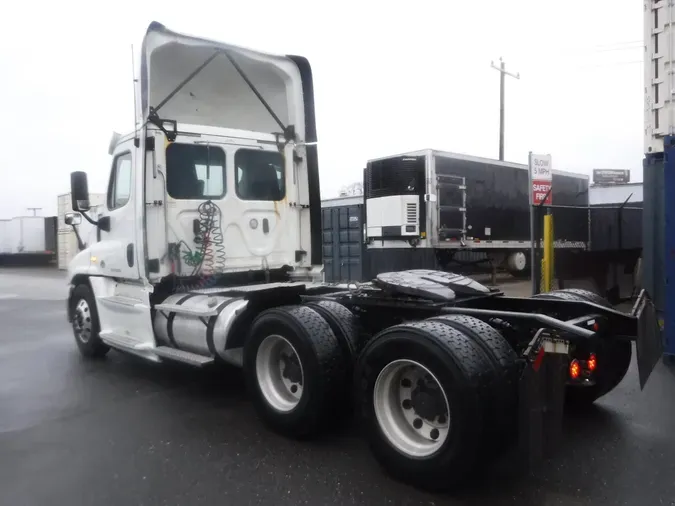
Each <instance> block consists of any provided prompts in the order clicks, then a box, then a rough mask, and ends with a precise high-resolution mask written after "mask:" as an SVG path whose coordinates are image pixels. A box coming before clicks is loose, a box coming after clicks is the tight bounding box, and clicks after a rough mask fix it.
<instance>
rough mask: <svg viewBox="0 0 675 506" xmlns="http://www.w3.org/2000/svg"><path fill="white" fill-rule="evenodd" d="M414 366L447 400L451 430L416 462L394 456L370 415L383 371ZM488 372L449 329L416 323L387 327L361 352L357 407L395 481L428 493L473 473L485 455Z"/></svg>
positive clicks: (471, 346) (475, 350)
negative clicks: (405, 362) (408, 363)
mask: <svg viewBox="0 0 675 506" xmlns="http://www.w3.org/2000/svg"><path fill="white" fill-rule="evenodd" d="M401 359H407V360H411V361H415V362H417V363H418V364H421V365H422V366H424V367H425V368H427V369H428V370H429V371H430V372H431V373H432V374H433V375H434V376H435V377H436V379H437V380H438V382H439V384H440V386H441V387H442V388H443V390H444V392H445V394H446V398H447V400H448V404H449V409H450V414H449V416H450V430H449V432H448V436H447V439H446V440H445V441H444V442H443V443H442V445H441V446H440V448H438V449H437V450H436V451H435V452H434V453H432V454H430V455H428V456H424V457H419V456H411V455H408V454H405V453H403V452H402V451H399V450H398V449H397V448H396V447H395V446H394V445H393V444H392V443H390V441H389V440H388V438H387V436H386V435H385V432H384V430H383V429H382V427H381V426H380V423H379V422H378V418H377V415H376V413H375V404H374V389H375V384H376V381H377V378H378V376H379V374H380V373H381V372H382V370H383V369H384V368H385V367H387V365H389V364H391V363H392V362H395V361H397V360H401ZM493 381H494V373H493V368H492V366H491V364H490V362H489V360H488V358H487V357H486V356H485V354H484V353H483V352H482V350H481V349H480V348H479V347H478V346H477V345H476V344H475V343H474V341H473V340H472V339H471V338H469V337H468V336H467V335H465V334H464V333H463V332H461V331H459V330H457V329H455V328H452V327H450V326H448V325H445V324H442V323H439V322H433V321H424V322H415V323H409V324H403V325H397V326H394V327H390V328H389V329H386V330H384V331H383V332H380V333H379V334H378V335H376V336H375V337H374V338H373V339H372V340H371V341H369V342H368V344H367V345H366V346H365V347H364V350H363V351H362V352H361V355H360V356H359V360H358V361H357V365H356V392H355V396H356V401H357V405H358V408H359V409H358V411H359V416H360V418H361V421H362V423H363V427H364V430H365V432H366V435H367V437H368V441H369V444H370V448H371V451H372V452H373V455H374V456H375V458H376V460H377V461H378V462H379V463H380V465H381V466H382V467H383V468H384V469H385V470H386V471H387V472H388V473H389V474H390V475H391V476H392V477H394V478H395V479H398V480H400V481H403V482H406V483H410V484H412V485H415V486H417V487H420V488H423V489H427V490H434V491H438V490H447V489H450V488H452V487H454V486H456V485H458V484H459V483H461V482H462V480H463V479H464V478H466V476H467V475H468V474H469V473H471V472H472V471H474V470H475V467H476V464H477V463H478V462H479V461H480V460H481V457H482V456H483V455H484V453H485V452H484V444H485V443H484V442H485V439H486V438H485V437H484V435H485V418H486V416H487V415H488V410H487V404H488V402H489V399H490V388H491V385H492V383H493Z"/></svg>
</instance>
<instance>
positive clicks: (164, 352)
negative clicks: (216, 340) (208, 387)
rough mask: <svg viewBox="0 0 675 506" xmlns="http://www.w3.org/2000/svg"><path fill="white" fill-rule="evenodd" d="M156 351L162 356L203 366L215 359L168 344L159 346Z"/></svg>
mask: <svg viewBox="0 0 675 506" xmlns="http://www.w3.org/2000/svg"><path fill="white" fill-rule="evenodd" d="M155 353H156V354H157V355H158V356H160V357H162V358H166V359H168V360H176V361H177V362H183V363H185V364H189V365H192V366H195V367H203V366H205V365H208V364H212V363H213V361H214V360H213V357H205V356H203V355H197V354H196V353H190V352H189V351H183V350H177V349H176V348H170V347H168V346H158V347H157V348H155Z"/></svg>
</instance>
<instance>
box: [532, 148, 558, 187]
mask: <svg viewBox="0 0 675 506" xmlns="http://www.w3.org/2000/svg"><path fill="white" fill-rule="evenodd" d="M531 156H532V158H531V159H530V170H531V171H532V181H551V179H553V172H552V170H553V164H552V163H551V155H535V154H532V155H531Z"/></svg>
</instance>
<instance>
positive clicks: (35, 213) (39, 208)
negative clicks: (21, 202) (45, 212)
mask: <svg viewBox="0 0 675 506" xmlns="http://www.w3.org/2000/svg"><path fill="white" fill-rule="evenodd" d="M26 209H27V210H28V211H33V216H37V212H38V211H41V210H42V208H41V207H27V208H26Z"/></svg>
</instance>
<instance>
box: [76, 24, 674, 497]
mask: <svg viewBox="0 0 675 506" xmlns="http://www.w3.org/2000/svg"><path fill="white" fill-rule="evenodd" d="M140 69H141V72H140V75H139V79H138V80H137V88H136V89H137V94H138V95H139V100H138V101H137V104H139V109H137V111H136V112H137V126H138V128H137V129H136V131H134V132H133V133H132V134H130V135H127V136H119V135H114V136H113V140H112V142H111V145H110V154H111V155H112V163H111V169H110V170H111V177H110V183H109V184H110V186H109V189H108V194H107V195H108V198H107V202H106V209H104V210H103V211H102V213H101V214H99V216H98V217H97V219H95V220H94V219H93V218H92V217H91V216H89V214H88V212H89V210H90V209H91V205H90V204H89V193H88V189H87V176H86V174H85V173H83V172H74V173H72V174H71V194H72V198H71V201H72V207H73V211H75V212H76V213H80V214H81V215H82V217H83V218H84V219H86V220H87V221H90V222H91V223H92V224H94V225H95V226H96V227H97V229H98V231H99V235H100V240H99V241H97V242H95V243H92V244H91V245H89V246H87V247H86V248H84V249H83V250H82V251H80V252H79V253H78V254H77V255H76V256H75V258H73V260H72V261H71V263H70V265H69V269H68V283H69V286H70V288H69V294H68V298H67V302H66V313H67V318H68V320H69V321H70V322H71V324H72V328H73V335H74V338H75V342H76V345H77V347H78V349H79V351H80V353H81V354H82V355H84V356H85V357H88V358H91V359H101V358H103V357H105V356H106V355H107V354H108V353H109V351H110V350H111V349H116V350H118V351H122V352H125V353H129V354H133V355H136V356H138V357H142V358H144V359H146V360H148V361H152V362H179V363H183V364H185V365H188V366H193V367H214V366H218V365H219V364H230V365H234V366H237V367H241V368H242V370H243V375H244V378H245V380H246V384H247V388H248V391H249V395H250V398H251V400H252V402H253V404H254V406H255V408H256V411H257V413H258V415H259V417H260V418H261V419H262V420H263V421H264V422H265V423H266V424H267V425H268V426H269V427H270V428H271V429H273V430H276V431H278V432H280V433H283V434H286V435H288V436H290V437H295V438H307V437H309V436H313V435H316V434H318V433H320V432H322V431H324V430H325V429H326V428H327V427H328V426H329V425H332V424H334V423H337V422H339V421H341V420H344V419H345V418H346V417H348V416H350V414H352V413H353V414H355V415H356V416H358V418H359V420H360V424H361V425H362V427H363V428H364V429H365V434H366V438H367V439H368V442H369V444H370V446H371V449H372V452H373V455H374V456H375V457H376V459H377V460H378V461H379V462H380V464H381V465H382V466H383V468H384V469H385V470H386V471H387V472H388V473H390V474H391V475H392V476H394V477H396V478H398V479H400V480H403V481H405V482H408V483H411V484H414V485H416V486H419V487H423V488H426V489H431V490H438V489H448V488H452V487H454V486H456V485H458V484H460V483H461V482H462V481H463V480H464V479H465V478H466V477H467V475H468V474H469V473H471V472H472V471H473V470H475V469H477V468H478V467H480V466H481V465H482V464H484V463H485V462H487V461H489V460H490V458H492V457H494V456H495V455H496V454H498V453H499V452H500V451H501V450H503V449H505V448H507V447H509V446H511V445H512V444H515V443H516V442H517V441H520V442H521V449H522V450H523V451H524V454H523V461H524V462H533V461H536V460H537V457H538V456H541V453H542V451H543V449H544V448H545V446H547V445H548V443H550V442H551V441H553V440H555V437H554V436H555V434H556V433H559V429H560V425H561V423H562V410H563V406H564V402H565V400H567V401H569V402H576V403H581V404H589V403H592V402H594V401H595V400H596V399H597V398H599V397H601V396H603V395H605V394H606V393H608V392H610V391H611V390H612V389H613V388H615V387H616V386H617V384H618V383H619V382H620V381H621V380H622V378H623V377H624V375H625V374H626V371H627V370H628V366H629V364H630V361H631V356H632V342H633V341H634V342H636V345H637V353H638V366H639V370H640V383H641V385H642V386H644V384H645V382H646V381H647V379H648V377H649V374H650V373H651V371H652V369H653V367H654V366H655V364H656V362H657V361H658V358H659V357H660V355H661V340H660V330H659V327H658V324H657V322H656V318H655V313H654V306H653V304H651V301H650V297H649V295H648V294H647V292H645V291H643V292H642V293H641V294H640V297H639V298H638V299H637V301H636V304H635V307H634V308H633V310H632V311H631V312H630V313H623V312H620V311H616V310H614V309H613V308H612V307H611V306H610V304H608V303H607V301H605V300H604V299H603V298H601V297H599V296H598V295H596V294H594V293H591V292H587V291H583V290H581V291H580V290H560V291H554V292H549V293H545V294H539V295H536V296H533V297H527V298H517V297H506V296H505V295H504V294H503V293H501V292H500V291H499V290H495V289H491V288H488V287H486V286H484V285H481V284H480V283H478V282H476V281H474V280H472V279H470V278H467V277H464V276H460V275H454V274H450V273H447V272H440V271H434V270H421V269H418V270H408V271H401V272H387V273H380V274H378V275H377V276H375V277H374V278H373V279H372V280H371V281H370V282H368V283H363V284H343V285H340V284H337V285H336V284H327V283H323V282H322V281H321V270H322V265H321V260H322V251H321V244H322V241H321V234H322V232H321V209H320V199H319V178H318V158H317V152H316V141H317V138H316V128H315V121H314V102H313V87H312V75H311V70H310V67H309V63H308V62H307V60H305V59H304V58H302V57H298V56H274V55H269V54H265V53H260V52H255V51H252V50H248V49H244V48H239V47H236V46H232V45H228V44H223V43H218V42H215V41H211V40H206V39H201V38H196V37H191V36H187V35H182V34H179V33H176V32H172V31H169V30H168V29H166V28H165V27H164V26H163V25H160V24H159V23H152V24H151V25H150V27H149V28H148V31H147V33H146V36H145V39H144V43H143V52H142V58H141V65H140ZM214 82H217V83H218V84H219V85H218V86H214V85H213V83H214ZM170 83H178V84H175V85H170ZM264 97H273V99H270V102H268V101H267V100H266V99H265V98H264ZM160 109H161V111H160ZM160 112H161V114H162V116H160ZM279 130H281V132H279ZM76 218H77V219H79V217H76V216H75V215H70V216H66V217H65V220H64V221H65V222H66V223H69V224H75V223H76V221H77V220H76ZM120 373H121V372H120ZM549 434H550V435H551V437H548V436H549Z"/></svg>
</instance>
